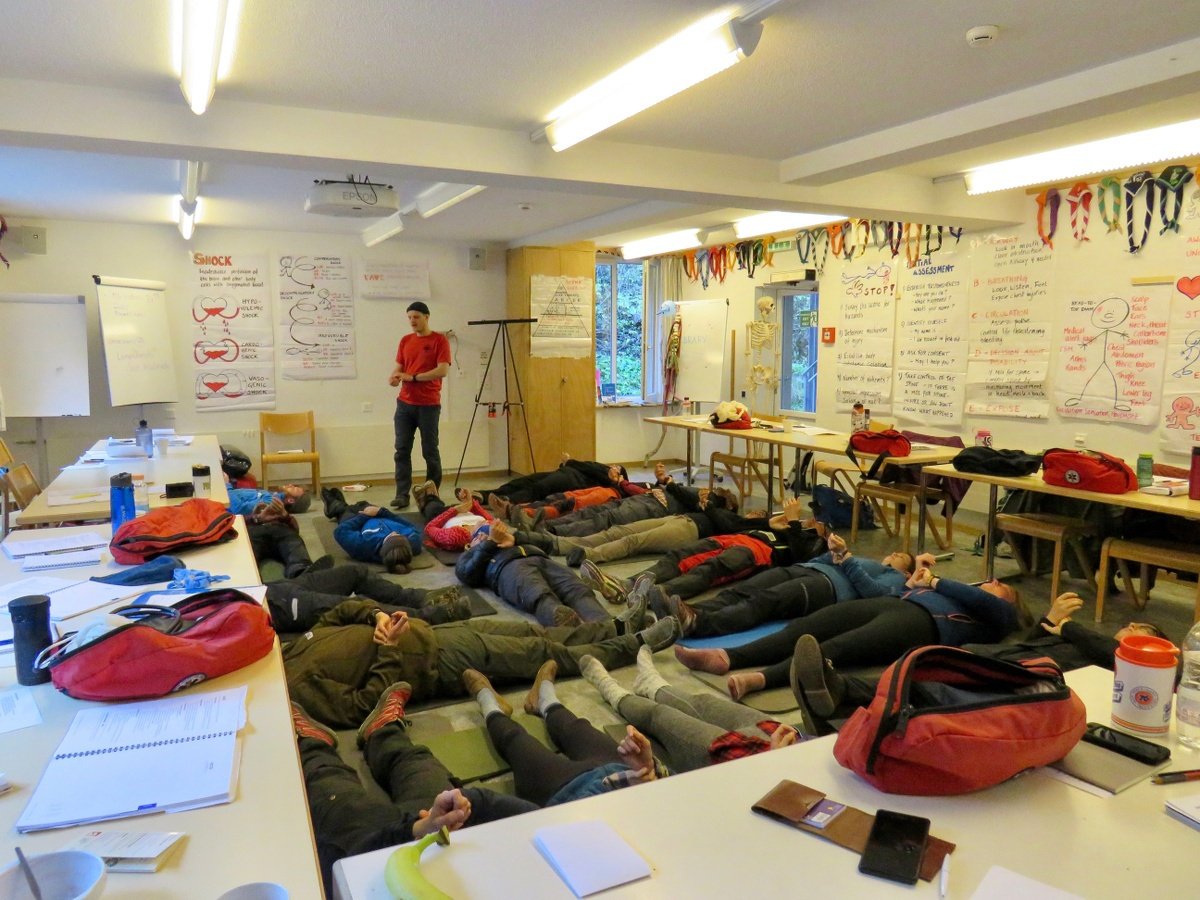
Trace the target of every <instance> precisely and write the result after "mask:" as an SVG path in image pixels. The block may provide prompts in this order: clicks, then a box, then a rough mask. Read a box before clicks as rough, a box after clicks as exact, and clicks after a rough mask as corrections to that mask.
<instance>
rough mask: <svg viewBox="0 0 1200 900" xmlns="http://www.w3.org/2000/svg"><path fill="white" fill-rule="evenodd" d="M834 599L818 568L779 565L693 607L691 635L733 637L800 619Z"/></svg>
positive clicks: (827, 581) (831, 587)
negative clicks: (789, 620)
mask: <svg viewBox="0 0 1200 900" xmlns="http://www.w3.org/2000/svg"><path fill="white" fill-rule="evenodd" d="M835 600H836V596H835V594H834V592H833V585H832V584H830V583H829V579H828V578H826V577H825V576H824V575H822V574H821V573H820V572H818V571H817V570H816V569H809V568H807V567H805V566H786V567H783V568H780V567H778V566H776V567H773V568H770V569H765V570H763V571H762V572H758V573H756V574H754V575H751V576H750V577H749V578H747V579H746V580H745V581H739V582H738V583H737V584H736V585H734V586H733V587H729V588H726V589H725V590H723V591H721V593H719V594H717V596H715V597H712V598H711V599H708V600H701V601H700V602H698V603H696V604H693V606H692V608H693V609H694V610H695V611H696V620H695V625H694V627H693V629H692V632H691V635H692V636H693V637H708V636H711V635H715V634H734V633H736V632H738V631H745V630H747V629H749V628H754V627H755V626H756V625H761V624H763V623H764V622H774V621H777V620H779V619H797V618H800V617H801V616H807V615H810V614H811V613H814V612H816V611H817V610H818V609H824V608H825V607H826V606H829V605H830V604H832V603H834V602H835Z"/></svg>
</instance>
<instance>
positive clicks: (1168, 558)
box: [1096, 537, 1200, 622]
mask: <svg viewBox="0 0 1200 900" xmlns="http://www.w3.org/2000/svg"><path fill="white" fill-rule="evenodd" d="M1109 560H1116V563H1117V571H1118V572H1120V573H1121V580H1122V581H1124V582H1125V591H1126V593H1128V594H1129V596H1131V597H1132V598H1133V605H1134V606H1136V607H1137V608H1138V609H1145V608H1146V604H1147V603H1148V602H1149V601H1150V584H1151V582H1152V581H1153V578H1154V571H1155V570H1156V569H1182V570H1183V571H1185V572H1194V573H1196V574H1197V575H1200V553H1198V552H1197V551H1196V548H1195V545H1193V544H1176V543H1172V542H1171V541H1129V540H1126V539H1125V538H1115V537H1110V538H1106V539H1105V541H1104V544H1103V545H1101V547H1100V571H1099V572H1097V573H1096V583H1097V585H1098V587H1097V589H1096V621H1097V622H1099V621H1100V620H1101V619H1102V618H1103V617H1104V598H1105V595H1106V594H1107V593H1108V563H1109ZM1131 562H1135V563H1138V564H1139V570H1138V587H1137V590H1134V588H1133V576H1132V574H1131V573H1130V571H1129V563H1131ZM1192 621H1193V622H1200V579H1198V580H1197V582H1196V602H1195V606H1194V607H1193V609H1192Z"/></svg>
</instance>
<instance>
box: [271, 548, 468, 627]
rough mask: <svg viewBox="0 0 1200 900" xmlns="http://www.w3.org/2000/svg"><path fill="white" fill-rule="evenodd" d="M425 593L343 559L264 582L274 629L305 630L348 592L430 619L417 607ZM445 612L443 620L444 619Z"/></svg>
mask: <svg viewBox="0 0 1200 900" xmlns="http://www.w3.org/2000/svg"><path fill="white" fill-rule="evenodd" d="M425 594H426V592H425V591H423V590H418V589H415V588H406V587H401V586H400V585H398V584H396V583H395V582H393V581H388V580H387V579H386V578H382V577H380V576H379V575H375V574H373V573H372V572H371V570H370V569H368V568H367V567H366V566H364V565H363V564H362V563H346V564H345V565H341V566H334V567H333V568H332V569H323V570H321V571H319V572H307V573H305V574H304V575H300V576H298V577H296V578H288V579H285V580H283V581H274V582H272V583H271V584H269V585H267V606H268V608H269V609H270V610H271V621H272V623H274V625H275V630H276V631H307V630H308V629H310V628H312V627H313V625H315V624H316V623H317V619H319V618H320V617H321V614H322V613H324V612H325V611H326V610H330V609H333V607H335V606H337V605H338V604H339V603H341V602H342V601H344V600H345V599H346V598H347V597H350V596H358V597H367V598H369V599H371V600H375V601H377V602H378V603H379V607H380V609H382V610H383V611H384V612H395V611H397V610H402V611H404V612H406V613H408V614H409V615H410V616H415V617H417V618H423V619H425V620H426V621H431V622H432V620H431V619H430V618H429V616H428V613H429V610H424V609H421V608H420V607H421V603H422V601H423V600H424V598H425ZM444 612H445V611H444V610H442V613H443V618H442V621H447V620H446V619H445V618H444ZM434 624H438V623H436V622H435V623H434Z"/></svg>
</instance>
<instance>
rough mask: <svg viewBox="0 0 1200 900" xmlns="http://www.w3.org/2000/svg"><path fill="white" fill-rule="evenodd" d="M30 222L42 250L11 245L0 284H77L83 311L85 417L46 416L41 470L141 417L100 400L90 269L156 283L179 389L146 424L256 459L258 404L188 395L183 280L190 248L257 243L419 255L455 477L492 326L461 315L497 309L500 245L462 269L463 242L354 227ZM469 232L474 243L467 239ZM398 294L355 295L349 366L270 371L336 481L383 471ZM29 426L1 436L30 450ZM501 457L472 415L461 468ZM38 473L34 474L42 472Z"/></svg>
mask: <svg viewBox="0 0 1200 900" xmlns="http://www.w3.org/2000/svg"><path fill="white" fill-rule="evenodd" d="M13 224H23V223H20V222H17V223H13ZM37 224H39V225H44V226H45V227H46V230H47V236H48V239H47V253H46V254H45V255H44V256H38V255H25V254H19V253H18V254H13V255H12V256H11V259H12V268H10V269H8V270H3V269H0V293H75V294H82V295H83V296H84V297H85V298H86V302H87V315H88V352H89V371H90V383H91V415H90V416H87V417H81V418H60V419H48V420H43V429H44V434H45V437H46V445H47V459H48V463H49V469H50V473H51V474H53V473H55V472H57V468H58V467H59V466H62V465H66V464H68V463H70V462H73V461H74V459H75V458H76V456H77V455H78V453H79V451H80V450H81V449H82V448H83V447H84V446H87V445H89V444H90V443H91V442H92V441H94V440H95V439H96V438H97V437H103V436H107V435H131V434H132V432H133V428H134V426H136V424H137V419H138V417H139V410H138V407H136V406H126V407H116V408H114V407H112V406H111V405H110V403H109V397H108V382H107V377H106V375H105V370H104V362H103V357H102V345H101V341H100V332H99V322H98V313H97V303H96V291H95V286H94V285H93V283H92V275H93V274H98V275H106V276H113V277H125V278H142V279H149V280H156V281H162V282H165V283H166V284H167V297H168V302H169V304H170V325H171V332H172V341H173V343H174V345H175V348H176V351H175V359H176V369H177V371H176V378H177V381H178V382H179V385H178V387H179V397H180V398H181V399H180V402H178V403H170V404H148V405H147V406H146V407H145V410H144V414H145V417H146V418H147V419H148V420H149V422H150V423H151V424H152V425H154V426H160V427H175V428H176V429H177V430H178V431H179V432H180V433H188V432H205V433H216V434H217V435H218V436H219V437H220V439H221V441H222V443H232V444H234V445H236V446H238V447H240V448H241V449H242V450H244V451H246V452H247V453H248V454H249V455H250V456H251V458H254V459H257V454H258V427H257V426H258V412H257V411H256V410H236V411H220V412H204V413H200V412H197V411H196V409H195V406H194V401H193V400H192V394H193V389H192V388H193V367H192V364H191V351H192V346H191V327H192V322H191V318H190V316H191V311H190V298H189V296H187V294H188V290H187V286H188V284H189V279H190V278H191V277H192V274H191V270H192V264H191V261H190V253H191V252H192V251H193V250H195V251H200V252H204V253H210V254H230V253H232V254H235V255H261V256H265V257H267V258H268V259H269V258H270V257H271V255H272V254H285V253H293V254H299V253H308V254H313V253H325V254H330V253H332V254H343V255H345V256H346V257H348V258H350V259H352V260H356V261H357V260H373V261H380V262H418V261H426V262H428V265H429V280H430V287H431V292H432V298H431V300H430V307H431V310H432V318H431V324H432V325H433V327H434V328H435V329H437V330H439V331H448V330H453V331H454V332H455V334H456V335H457V338H451V349H452V351H453V352H454V357H455V366H454V369H453V370H452V373H451V375H450V377H449V378H447V379H446V382H445V384H444V385H443V410H442V426H441V431H442V440H441V449H442V464H443V468H444V469H445V471H446V473H447V478H448V479H452V477H453V473H454V471H455V470H456V469H457V467H458V464H459V460H460V456H461V454H462V452H463V447H464V443H465V440H466V436H467V431H468V426H469V424H470V420H471V415H472V412H473V411H474V408H475V403H474V401H475V395H476V392H477V391H478V390H479V387H480V378H481V376H482V373H483V361H484V360H483V358H484V357H486V355H487V353H488V351H489V349H490V347H491V343H492V338H493V337H494V334H493V331H494V329H492V328H490V327H485V326H468V325H467V324H466V323H467V321H468V320H471V319H479V318H492V319H494V318H500V317H502V316H503V314H504V303H505V293H504V253H503V250H502V248H500V247H498V246H495V245H493V246H490V247H487V259H488V263H487V268H486V269H485V270H484V271H472V270H470V269H469V268H468V261H467V244H466V242H463V243H462V244H459V243H451V242H422V241H414V240H409V239H407V238H403V237H401V238H397V239H393V240H390V241H386V242H384V243H383V244H381V245H379V246H377V247H373V248H366V247H364V246H363V244H362V241H361V239H360V238H358V237H357V236H350V235H322V234H310V233H305V232H272V231H250V230H234V229H219V228H203V227H202V228H200V229H199V230H198V231H197V233H196V236H195V237H194V238H193V240H192V241H190V242H184V241H183V240H182V239H181V238H180V236H179V233H178V231H177V230H176V229H175V228H174V227H173V226H170V227H168V226H165V225H163V226H149V225H146V226H142V225H113V224H105V223H94V222H74V221H49V222H43V221H39V222H38V223H37ZM472 243H473V245H475V246H478V242H472ZM407 305H408V304H407V302H405V301H401V300H363V299H356V302H355V316H356V320H355V324H356V327H355V337H356V341H357V354H356V359H357V377H355V378H352V379H337V380H333V379H331V380H323V381H290V380H284V379H282V378H279V379H277V382H276V390H277V407H276V408H277V409H278V410H279V411H291V410H300V409H309V408H311V409H313V410H314V411H315V413H316V420H317V423H318V428H319V448H320V450H321V453H322V463H321V467H322V475H323V477H327V478H330V479H337V480H348V479H359V478H371V477H376V480H380V479H378V476H381V475H384V476H389V477H390V473H391V471H392V459H391V456H392V434H393V431H392V421H391V420H392V412H393V410H394V408H395V399H394V398H395V389H393V388H391V387H389V386H388V384H387V379H388V376H389V374H390V373H391V370H392V366H393V365H394V358H395V351H396V344H397V342H398V341H399V339H400V338H401V337H402V336H403V335H404V334H407V333H408V330H409V329H408V322H407V319H406V318H405V313H404V309H405V307H406V306H407ZM276 371H277V372H278V367H277V368H276ZM490 380H491V379H490V378H489V381H490ZM2 387H3V390H4V391H5V392H6V393H8V392H12V391H17V390H20V385H16V384H6V385H3V386H2ZM485 399H486V398H485ZM363 404H370V405H371V411H370V412H363ZM35 426H36V421H35V420H33V419H9V420H8V430H7V431H5V432H3V436H4V438H5V440H6V441H7V442H8V443H9V445H10V446H11V447H12V449H13V452H14V453H15V454H16V455H17V456H18V457H19V458H32V457H33V449H32V441H33V439H34V436H35V433H36V432H35ZM504 460H505V437H504V420H503V419H502V418H501V419H488V418H487V416H486V414H485V412H484V413H480V414H479V416H478V417H477V418H476V420H475V423H474V427H473V429H472V432H471V439H470V446H469V452H468V453H467V459H466V463H465V465H464V469H471V468H474V469H489V468H492V467H495V466H503V465H504ZM414 466H415V467H417V468H418V469H420V468H421V467H422V466H423V464H422V462H421V460H420V453H419V446H418V450H417V451H415V452H414ZM306 473H307V468H306V467H299V466H298V467H297V468H296V476H297V477H303V476H305V475H306ZM41 474H42V476H43V477H45V475H46V474H47V473H45V472H43V473H41ZM280 474H281V475H285V474H287V473H286V472H283V471H281V472H280ZM272 476H273V477H274V469H273V470H272Z"/></svg>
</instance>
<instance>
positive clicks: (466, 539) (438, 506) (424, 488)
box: [412, 481, 493, 552]
mask: <svg viewBox="0 0 1200 900" xmlns="http://www.w3.org/2000/svg"><path fill="white" fill-rule="evenodd" d="M460 490H462V489H461V488H460ZM412 494H413V501H414V502H415V503H416V504H417V511H418V512H419V513H420V514H421V518H423V519H424V520H425V530H424V531H423V532H422V537H421V541H422V543H424V544H425V546H426V547H432V548H434V549H437V550H450V551H453V552H457V551H461V550H463V549H465V548H466V546H467V544H469V543H470V542H471V536H472V535H473V534H474V533H475V531H476V529H477V528H479V526H480V525H486V524H488V523H489V522H491V521H492V519H493V517H492V514H491V513H490V512H488V511H487V510H486V509H484V508H483V507H482V506H481V505H480V503H479V501H478V500H476V499H475V498H474V497H472V496H470V494H469V493H465V492H464V496H463V498H462V499H460V500H459V501H458V503H457V504H455V505H454V506H447V505H446V503H445V501H443V500H442V498H441V496H440V495H439V494H438V486H437V485H436V484H434V483H433V482H432V481H426V482H425V483H424V484H419V485H417V486H416V487H414V488H413V489H412Z"/></svg>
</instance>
